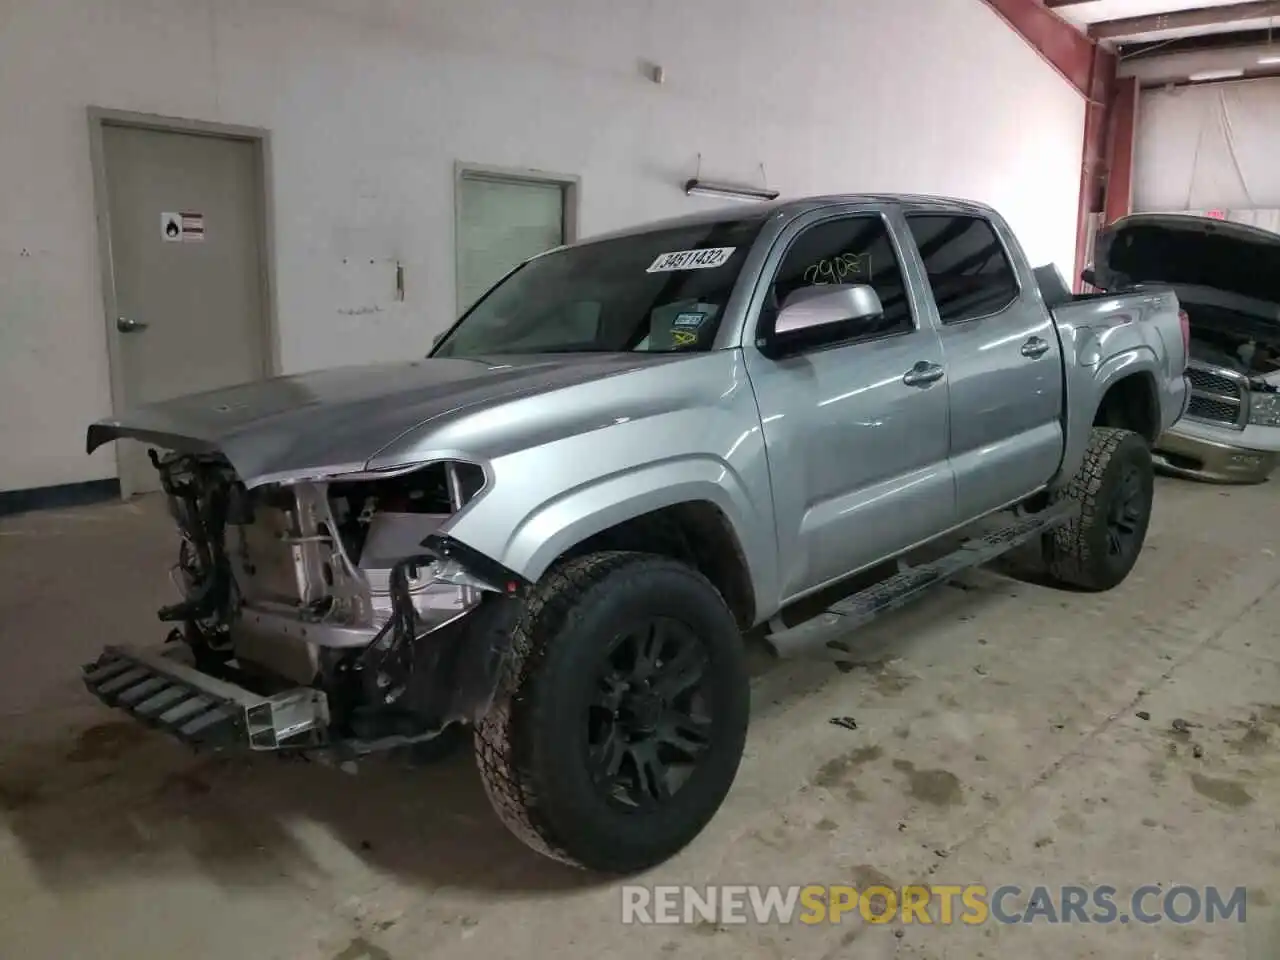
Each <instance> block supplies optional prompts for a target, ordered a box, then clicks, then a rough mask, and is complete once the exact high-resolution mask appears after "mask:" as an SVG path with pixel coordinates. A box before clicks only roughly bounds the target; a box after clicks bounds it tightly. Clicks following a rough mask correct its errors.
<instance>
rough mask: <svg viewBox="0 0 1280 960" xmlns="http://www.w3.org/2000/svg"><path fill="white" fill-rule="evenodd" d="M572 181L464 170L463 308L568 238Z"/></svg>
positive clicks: (460, 300) (460, 193)
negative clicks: (515, 269) (525, 262)
mask: <svg viewBox="0 0 1280 960" xmlns="http://www.w3.org/2000/svg"><path fill="white" fill-rule="evenodd" d="M568 187H569V185H568V184H567V183H560V182H553V181H542V180H526V179H521V178H514V177H513V178H503V177H501V176H496V175H491V174H485V173H481V172H478V171H477V172H471V171H463V173H462V175H461V176H460V177H459V178H458V187H457V189H458V202H457V213H458V223H457V257H458V277H457V283H458V310H459V312H460V313H464V312H466V311H467V310H468V309H470V307H471V306H472V304H474V303H475V302H476V301H477V300H479V299H480V298H481V297H482V296H484V294H485V293H487V292H488V290H489V288H490V287H492V286H493V285H494V284H495V283H497V282H498V281H499V280H501V279H502V278H503V277H504V276H505V275H506V274H507V272H508V271H510V270H511V269H512V268H513V267H516V266H518V265H519V264H521V263H523V262H524V261H525V260H528V259H529V258H530V257H533V256H536V255H537V254H539V253H543V252H544V251H547V250H550V249H552V248H553V247H558V246H560V245H561V244H562V243H565V242H566V240H567V239H569V237H568V236H567V230H566V220H567V216H566V215H567V212H568V203H567V201H568Z"/></svg>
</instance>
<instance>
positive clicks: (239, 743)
mask: <svg viewBox="0 0 1280 960" xmlns="http://www.w3.org/2000/svg"><path fill="white" fill-rule="evenodd" d="M83 671H84V683H85V686H86V687H88V688H89V692H90V693H92V694H93V695H94V696H95V697H97V698H98V699H99V700H101V701H102V702H103V703H105V704H106V705H107V706H109V707H115V708H117V709H120V710H124V711H125V712H126V713H128V714H130V715H131V716H132V717H134V718H135V719H137V720H139V721H141V722H142V723H145V724H147V725H148V726H152V727H156V728H159V729H161V730H163V731H164V732H166V733H168V734H170V735H172V736H174V737H177V738H178V739H179V740H181V741H183V742H184V743H187V744H189V745H191V746H194V747H200V748H205V749H214V750H223V749H234V748H237V747H248V748H249V749H252V750H280V749H285V748H309V747H310V748H314V747H317V746H320V745H322V744H323V743H324V742H325V739H326V737H327V731H328V728H329V706H328V701H327V698H326V697H325V695H324V693H323V692H322V691H320V690H316V689H313V688H310V687H298V688H295V689H292V690H287V691H284V692H281V693H276V694H273V695H271V696H263V695H261V694H258V693H254V692H253V691H251V690H248V689H246V688H244V687H242V686H239V685H238V684H235V683H232V682H229V681H227V680H223V679H221V678H219V677H215V676H212V675H210V674H208V673H205V672H203V671H201V670H198V669H197V668H196V667H195V666H194V665H193V664H192V662H191V658H190V652H189V650H188V649H187V648H186V647H181V646H177V645H175V646H174V647H172V648H171V649H167V650H165V651H164V652H159V651H150V650H139V649H133V648H126V647H108V648H107V649H106V650H104V651H103V652H102V654H101V655H100V656H99V657H98V659H97V660H96V661H94V662H93V663H89V664H86V665H85V666H84V668H83Z"/></svg>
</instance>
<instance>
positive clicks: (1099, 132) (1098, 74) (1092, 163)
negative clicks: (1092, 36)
mask: <svg viewBox="0 0 1280 960" xmlns="http://www.w3.org/2000/svg"><path fill="white" fill-rule="evenodd" d="M1115 81H1116V58H1115V54H1113V53H1110V52H1108V51H1106V50H1103V49H1102V48H1101V47H1099V46H1095V47H1094V50H1093V63H1092V66H1091V69H1090V71H1089V95H1088V99H1087V100H1086V101H1085V114H1084V149H1083V151H1082V153H1081V159H1080V205H1079V208H1078V213H1077V216H1076V262H1075V269H1074V270H1073V271H1072V278H1071V280H1072V288H1073V289H1074V290H1075V291H1076V292H1077V293H1079V292H1080V290H1081V282H1080V271H1081V270H1083V269H1084V268H1085V266H1086V264H1085V262H1084V261H1085V257H1086V256H1087V255H1088V249H1089V214H1091V213H1101V212H1102V209H1103V204H1104V203H1105V191H1106V176H1107V170H1106V155H1107V140H1108V137H1107V128H1108V126H1109V119H1110V118H1109V108H1110V105H1111V98H1112V96H1113V94H1114V92H1115Z"/></svg>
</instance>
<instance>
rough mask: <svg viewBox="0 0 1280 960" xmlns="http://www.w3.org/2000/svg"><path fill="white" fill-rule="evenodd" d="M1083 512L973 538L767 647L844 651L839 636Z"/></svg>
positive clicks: (1070, 504)
mask: <svg viewBox="0 0 1280 960" xmlns="http://www.w3.org/2000/svg"><path fill="white" fill-rule="evenodd" d="M1079 510H1080V505H1079V503H1077V502H1075V501H1073V500H1063V501H1060V502H1058V503H1056V504H1053V505H1052V506H1050V507H1047V508H1046V509H1044V510H1041V511H1040V512H1039V513H1036V514H1033V515H1031V516H1027V517H1022V518H1020V519H1018V520H1016V521H1014V522H1013V523H1011V524H1009V525H1008V526H1006V527H1002V528H1001V529H999V530H994V531H992V532H991V533H989V534H987V535H986V536H983V537H979V538H976V539H973V540H967V541H965V543H964V545H963V546H961V547H960V549H958V550H956V551H954V552H952V553H949V554H947V555H946V556H945V557H941V558H939V559H938V560H935V561H933V562H932V563H926V564H922V565H920V566H918V567H907V568H906V569H904V570H902V571H901V572H900V573H897V574H894V575H893V576H892V577H889V578H888V579H886V580H881V581H880V582H879V583H877V584H874V585H873V586H870V587H867V588H866V589H865V590H861V591H859V592H858V593H855V594H853V595H852V596H849V597H846V598H845V599H843V600H840V601H839V602H837V603H834V604H832V605H831V606H830V607H828V608H827V609H826V610H824V611H823V612H822V613H820V614H818V615H817V616H816V617H813V618H811V619H809V620H806V621H804V622H803V623H801V624H798V625H796V626H794V627H791V628H789V629H782V630H778V631H775V632H774V633H771V634H769V636H768V637H767V643H768V644H769V647H770V648H771V649H772V651H773V653H774V655H775V656H777V657H780V658H783V659H788V658H791V657H798V656H804V655H807V654H814V653H817V652H818V651H823V650H824V649H825V650H827V651H841V650H844V647H843V645H842V644H840V643H839V642H838V640H839V638H841V637H844V636H845V635H846V634H848V633H850V632H852V631H853V630H857V629H858V628H859V627H864V626H866V625H867V624H868V623H870V622H871V621H872V620H874V619H876V618H877V617H879V616H882V615H883V614H886V613H888V612H889V611H890V610H897V609H898V608H900V607H904V606H906V605H907V604H908V603H910V602H911V601H912V600H915V599H916V598H917V597H919V596H921V595H922V594H923V593H925V592H926V591H927V590H928V589H929V588H930V587H934V586H937V585H938V584H941V583H946V582H947V581H948V580H949V579H951V578H952V577H954V576H955V575H956V574H957V573H960V572H961V571H962V570H968V569H970V568H971V567H978V566H981V565H982V564H984V563H990V562H991V561H992V560H994V559H995V558H996V557H998V556H1000V555H1001V554H1003V553H1007V552H1008V551H1010V550H1012V549H1014V548H1015V547H1019V546H1022V545H1023V544H1024V543H1026V542H1027V541H1029V540H1032V539H1033V538H1035V537H1038V536H1040V535H1041V534H1043V533H1047V532H1048V531H1050V530H1052V529H1054V528H1055V527H1060V526H1062V525H1063V524H1064V523H1067V522H1069V521H1070V520H1071V519H1072V518H1074V517H1075V516H1076V515H1077V514H1078V513H1079ZM845 652H847V650H846V651H845Z"/></svg>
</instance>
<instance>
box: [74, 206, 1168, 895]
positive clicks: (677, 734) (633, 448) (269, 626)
mask: <svg viewBox="0 0 1280 960" xmlns="http://www.w3.org/2000/svg"><path fill="white" fill-rule="evenodd" d="M1179 314H1180V312H1179V308H1178V304H1177V301H1176V298H1175V296H1174V295H1173V294H1172V293H1169V292H1167V291H1161V290H1144V291H1143V292H1141V293H1138V294H1134V295H1124V296H1116V295H1102V296H1096V297H1072V295H1071V294H1070V293H1069V292H1068V291H1067V290H1066V288H1065V286H1064V285H1063V284H1062V281H1061V279H1060V275H1059V274H1057V273H1056V271H1054V270H1052V269H1041V270H1039V271H1033V270H1032V269H1031V268H1030V267H1029V266H1028V264H1027V261H1026V258H1025V257H1024V255H1023V253H1022V250H1021V249H1020V248H1019V246H1018V243H1017V241H1016V240H1015V238H1014V237H1013V235H1012V234H1011V233H1010V231H1009V229H1008V227H1007V225H1006V224H1005V222H1004V221H1003V220H1002V219H1001V218H1000V217H999V216H998V215H997V214H996V213H995V212H994V211H992V210H990V209H988V208H986V207H983V206H980V205H977V204H973V203H965V202H961V201H954V200H941V199H930V198H922V197H910V196H843V197H825V198H817V199H808V200H799V201H793V202H786V203H781V204H776V205H769V206H760V207H751V208H746V209H743V208H735V209H733V210H731V211H721V212H715V213H704V214H700V215H697V216H692V217H686V218H683V219H679V220H672V221H668V222H663V223H657V224H653V225H649V226H644V227H639V228H636V229H632V230H628V231H625V232H621V233H617V234H612V235H609V236H605V237H601V238H598V239H595V240H592V241H589V242H586V243H581V244H577V245H575V246H571V247H566V248H562V249H557V250H554V251H551V252H549V253H546V254H544V255H542V256H539V257H536V258H534V259H532V260H530V261H528V262H527V263H524V264H523V265H521V266H520V267H518V268H517V269H516V270H514V271H512V272H511V273H510V274H509V275H508V276H507V277H506V278H504V279H503V280H502V281H501V282H500V283H499V284H497V285H496V286H495V287H494V288H493V289H492V290H491V291H490V292H489V293H488V294H487V295H486V296H485V297H484V298H483V299H482V300H481V301H480V302H479V303H477V304H476V305H475V306H474V307H473V308H472V309H471V310H470V311H469V312H468V313H467V314H466V315H465V316H464V317H463V318H462V319H461V320H459V321H458V322H457V323H456V324H455V325H454V326H453V327H452V328H451V329H449V330H448V331H447V332H446V333H445V334H444V335H443V337H442V338H440V339H439V340H438V342H437V344H436V345H435V347H434V348H433V350H432V352H431V355H430V356H429V357H428V358H427V359H424V360H412V361H408V362H404V363H397V364H388V365H383V366H374V367H365V368H359V369H333V370H325V371H321V372H316V373H309V374H304V375H300V376H290V377H283V378H279V379H275V380H270V381H267V382H263V383H254V384H249V385H245V386H241V387H237V388H232V389H227V390H220V391H217V392H213V393H206V394H202V395H199V396H190V397H184V398H180V399H176V400H171V401H167V402H164V403H161V404H157V405H154V406H150V407H147V408H143V409H138V410H135V411H132V412H130V413H128V414H127V415H125V416H122V417H120V418H118V419H110V420H105V421H102V422H99V423H96V424H94V425H92V426H91V427H90V428H89V432H88V448H89V449H90V450H93V449H94V448H96V447H97V446H99V445H101V444H103V443H106V442H108V441H110V440H113V439H116V438H124V439H125V440H126V441H127V442H130V443H133V442H137V441H141V442H143V443H147V444H150V445H151V446H152V450H151V457H152V460H153V461H154V463H155V465H156V467H157V469H158V470H159V473H160V478H161V481H162V484H163V488H164V490H165V491H166V493H167V495H168V498H169V503H170V505H171V508H172V512H173V515H174V517H175V519H176V521H177V526H178V530H179V533H180V540H179V548H178V560H177V574H178V575H177V577H176V579H177V581H178V583H179V586H180V588H181V593H182V596H181V598H180V599H179V600H178V602H177V603H175V604H174V605H173V606H170V607H166V608H164V609H162V610H161V611H160V612H159V616H160V619H161V620H162V621H166V622H169V623H171V624H173V625H174V627H173V631H172V633H171V634H170V639H171V640H172V641H174V642H172V643H171V644H169V645H168V646H165V647H147V646H146V645H143V646H132V647H125V646H121V647H110V648H108V649H106V650H105V651H104V652H103V654H102V655H101V657H100V658H99V659H98V660H97V661H96V662H94V663H91V664H89V665H87V666H86V667H85V670H84V679H85V683H86V685H87V686H88V687H89V689H90V690H91V691H92V692H93V693H94V694H95V695H96V696H97V697H98V698H100V699H101V700H103V701H104V702H106V703H108V704H110V705H112V706H114V707H118V708H121V709H123V710H126V711H128V712H129V713H131V714H133V715H134V716H136V717H138V718H139V719H141V720H143V721H145V722H147V723H149V724H152V725H153V726H157V727H160V728H162V729H164V730H167V731H169V732H170V733H172V734H174V735H176V736H178V737H180V738H182V739H183V740H185V741H188V742H190V743H192V744H196V745H200V746H208V747H214V748H235V747H241V748H246V749H257V750H274V751H289V752H295V753H303V754H306V755H310V756H316V757H325V758H344V759H350V758H354V757H359V756H362V755H365V754H369V753H372V752H375V751H380V750H386V749H389V748H392V747H397V748H404V749H406V750H408V749H412V748H413V747H414V746H415V745H416V746H419V747H424V748H426V749H428V750H429V749H430V748H431V746H432V744H438V743H439V742H440V740H441V739H444V738H445V737H446V736H447V735H448V734H449V733H450V731H457V730H459V729H462V730H464V731H469V732H470V735H471V736H472V738H473V743H474V748H475V754H476V758H477V761H478V764H479V767H480V771H481V773H482V775H483V779H484V782H485V786H486V789H487V791H488V795H489V797H490V799H491V800H492V803H493V806H494V808H495V810H496V811H497V813H498V814H499V816H500V817H501V819H502V820H503V821H504V822H505V823H506V825H507V826H508V827H510V828H511V829H512V830H513V831H514V832H515V833H516V834H517V835H518V836H520V837H521V838H522V839H523V840H525V841H526V842H527V843H529V845H530V846H532V847H534V848H535V849H537V850H540V851H542V852H543V853H546V854H548V855H550V856H553V857H556V858H559V859H561V860H564V861H567V862H570V863H575V864H579V865H582V866H585V867H588V868H592V869H597V870H605V871H614V872H627V871H633V870H637V869H640V868H643V867H645V866H647V865H650V864H654V863H657V862H659V861H661V860H663V859H664V858H667V857H669V856H671V855H672V854H673V853H674V852H676V851H677V850H679V849H680V848H682V847H683V846H684V845H685V844H687V843H688V842H689V841H690V840H691V839H692V838H693V837H694V836H696V835H697V834H698V833H699V831H701V830H702V829H703V827H704V826H705V825H706V824H707V823H708V821H710V819H711V818H712V816H713V815H714V814H715V812H716V810H717V809H718V808H719V806H720V804H721V802H722V801H723V799H724V797H725V795H726V794H727V792H728V790H729V788H730V785H731V784H732V782H733V780H734V777H735V774H736V772H737V768H738V764H739V761H740V758H741V754H742V750H743V743H744V738H745V734H746V727H747V719H748V713H749V700H750V696H749V686H748V678H747V670H746V668H745V663H744V641H743V634H744V633H745V632H747V631H750V630H752V629H753V628H759V630H760V632H761V633H763V634H765V635H766V637H767V640H768V642H769V643H770V644H771V645H772V647H773V649H774V650H775V652H777V653H778V654H780V655H783V656H790V655H798V654H816V655H822V656H825V657H829V658H832V659H838V658H839V657H840V656H841V655H842V651H847V649H848V648H847V646H846V641H847V638H848V634H849V632H850V631H851V630H853V629H854V628H856V627H858V626H859V625H861V624H863V623H866V622H867V621H868V620H870V619H872V618H873V617H875V616H877V615H879V614H881V613H883V612H885V611H886V610H890V609H893V608H894V607H897V606H899V605H900V604H902V603H904V602H906V601H907V600H908V599H910V598H912V597H914V596H916V595H918V594H919V593H920V592H921V591H923V590H925V589H926V588H928V587H930V586H931V585H933V584H937V583H941V582H944V581H945V580H946V579H947V578H949V577H951V576H953V575H954V574H955V573H956V572H958V571H959V570H961V569H963V568H965V567H969V566H972V565H975V564H979V563H983V562H985V561H986V560H989V559H991V558H993V557H995V556H996V555H997V554H1000V553H1002V552H1004V551H1006V550H1008V549H1010V548H1012V547H1014V546H1018V545H1023V546H1025V547H1027V548H1028V550H1027V551H1025V552H1026V553H1028V554H1029V553H1030V552H1032V551H1037V550H1038V551H1039V553H1038V554H1037V556H1036V557H1035V562H1036V563H1042V565H1043V567H1044V569H1045V570H1046V571H1047V574H1046V575H1047V576H1048V577H1050V578H1051V579H1053V580H1056V581H1058V582H1062V583H1065V584H1070V585H1073V586H1074V587H1076V588H1083V589H1086V590H1105V589H1108V588H1110V587H1113V586H1115V585H1116V584H1118V583H1119V582H1120V581H1121V580H1123V579H1124V578H1125V576H1126V575H1127V574H1128V573H1129V570H1130V569H1131V568H1132V566H1133V564H1134V562H1135V560H1136V559H1137V557H1138V554H1139V552H1140V550H1141V548H1142V543H1143V538H1144V536H1145V533H1146V529H1147V523H1148V518H1149V515H1150V509H1151V501H1152V461H1151V454H1150V450H1149V446H1150V443H1151V442H1152V441H1154V440H1155V438H1156V437H1158V436H1159V435H1160V434H1161V433H1162V432H1163V431H1164V430H1165V429H1166V428H1168V427H1169V426H1170V425H1171V424H1172V423H1173V422H1174V421H1175V420H1176V419H1177V418H1178V416H1179V415H1180V414H1181V413H1182V411H1183V408H1184V406H1185V404H1186V400H1187V386H1186V383H1185V381H1184V368H1185V366H1186V361H1187V340H1186V337H1187V330H1186V327H1185V324H1184V323H1183V322H1182V319H1180V315H1179ZM922 546H928V547H929V548H930V549H931V553H932V554H934V556H933V557H932V559H930V560H928V562H924V563H920V564H916V565H911V563H912V561H913V559H914V558H915V556H916V554H914V553H912V551H914V550H915V548H918V547H922ZM944 548H945V549H944ZM940 551H941V553H940ZM917 553H918V551H917ZM939 553H940V555H939ZM895 560H896V561H898V562H897V563H896V564H895V563H891V561H895ZM878 570H883V571H884V575H883V576H882V577H879V576H877V575H876V571H878ZM854 575H859V576H858V577H857V580H858V583H859V588H858V589H853V588H852V587H850V588H849V589H847V590H842V589H841V585H842V584H845V583H847V582H848V581H850V578H853V577H854ZM868 579H870V580H871V581H872V582H870V583H869V584H868V583H867V582H866V581H868ZM827 588H832V589H831V590H830V591H829V594H830V595H836V596H840V595H842V594H843V599H839V600H837V601H836V602H835V603H833V604H832V605H831V606H829V607H827V608H825V609H823V610H821V611H820V612H819V613H818V614H817V615H816V616H813V615H812V611H809V613H810V614H811V615H810V617H809V619H807V620H801V621H799V622H797V620H798V617H797V615H796V613H795V611H796V610H797V609H798V607H797V601H800V600H802V599H804V598H806V597H810V596H811V595H813V594H815V593H817V592H818V591H826V590H827ZM809 605H810V606H812V603H810V604H809ZM844 655H845V656H847V653H845V654H844Z"/></svg>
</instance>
